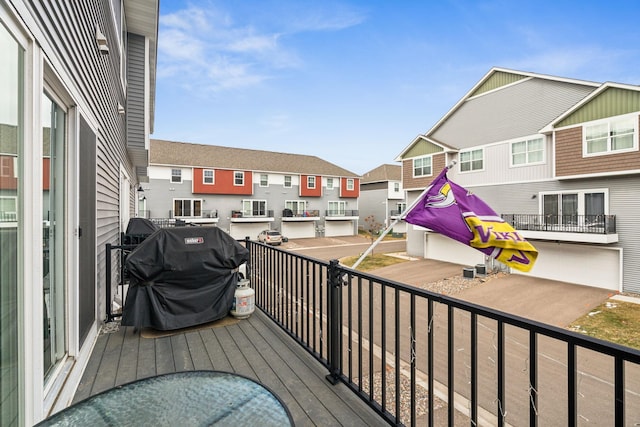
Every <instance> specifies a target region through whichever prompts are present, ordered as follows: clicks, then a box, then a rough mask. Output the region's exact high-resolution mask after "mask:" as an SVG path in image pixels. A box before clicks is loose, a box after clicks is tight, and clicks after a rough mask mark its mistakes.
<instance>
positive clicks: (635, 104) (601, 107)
mask: <svg viewBox="0 0 640 427" xmlns="http://www.w3.org/2000/svg"><path fill="white" fill-rule="evenodd" d="M638 111H640V87H637V86H627V87H623V86H620V85H613V84H610V83H607V84H604V85H603V86H602V88H601V89H599V90H598V91H597V92H594V93H593V95H592V96H590V97H588V99H585V101H584V102H583V103H581V104H579V105H577V106H576V108H574V109H572V110H570V111H568V112H567V114H565V115H564V116H562V117H561V118H559V120H557V122H556V123H554V126H555V127H564V126H571V125H575V124H578V123H585V122H590V121H592V120H598V119H603V118H606V117H613V116H620V115H623V114H628V113H635V112H638Z"/></svg>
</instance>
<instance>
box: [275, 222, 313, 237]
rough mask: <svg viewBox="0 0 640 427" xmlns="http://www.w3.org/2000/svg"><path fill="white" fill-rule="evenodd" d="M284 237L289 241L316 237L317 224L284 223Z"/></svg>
mask: <svg viewBox="0 0 640 427" xmlns="http://www.w3.org/2000/svg"><path fill="white" fill-rule="evenodd" d="M282 235H283V236H285V237H286V238H288V239H308V238H313V237H316V228H315V224H314V223H313V222H312V221H304V222H287V221H285V222H283V223H282Z"/></svg>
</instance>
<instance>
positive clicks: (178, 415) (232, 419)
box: [38, 371, 293, 427]
mask: <svg viewBox="0 0 640 427" xmlns="http://www.w3.org/2000/svg"><path fill="white" fill-rule="evenodd" d="M38 425H39V426H85V425H86V426H122V425H135V426H141V425H150V426H154V427H160V426H215V425H219V426H221V425H233V426H255V425H260V426H261V427H265V426H292V425H293V421H292V419H291V414H290V413H289V410H288V409H287V407H286V406H285V405H284V403H282V401H280V399H279V398H278V397H277V396H276V395H275V394H274V393H273V392H272V391H271V390H269V389H268V388H266V387H265V386H263V385H262V384H259V383H258V382H256V381H254V380H252V379H250V378H247V377H244V376H242V375H237V374H232V373H229V372H221V371H189V372H179V373H173V374H166V375H159V376H156V377H150V378H146V379H142V380H138V381H134V382H131V383H128V384H124V385H122V386H118V387H115V388H112V389H110V390H107V391H104V392H102V393H99V394H96V395H94V396H91V397H89V398H87V399H85V400H83V401H81V402H78V403H76V404H74V405H72V406H70V407H68V408H66V409H64V410H62V411H60V412H58V413H56V414H54V415H52V416H51V417H49V418H47V419H46V420H44V421H42V422H41V423H40V424H38Z"/></svg>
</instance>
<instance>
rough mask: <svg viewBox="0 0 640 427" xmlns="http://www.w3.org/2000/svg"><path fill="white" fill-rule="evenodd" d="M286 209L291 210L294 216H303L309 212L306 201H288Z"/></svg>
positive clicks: (285, 204) (285, 203)
mask: <svg viewBox="0 0 640 427" xmlns="http://www.w3.org/2000/svg"><path fill="white" fill-rule="evenodd" d="M284 208H285V209H289V210H290V211H291V213H292V214H293V215H294V216H302V215H303V214H304V213H305V212H306V211H307V202H306V200H286V201H285V202H284Z"/></svg>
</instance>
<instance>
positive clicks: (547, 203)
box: [541, 189, 609, 225]
mask: <svg viewBox="0 0 640 427" xmlns="http://www.w3.org/2000/svg"><path fill="white" fill-rule="evenodd" d="M541 197H542V206H541V209H542V214H543V216H544V218H545V222H546V224H564V225H578V224H580V225H589V224H594V223H597V222H600V221H602V217H603V216H604V215H607V214H608V210H609V207H608V202H607V199H608V191H607V190H604V189H603V190H599V189H594V190H578V191H567V192H551V193H541Z"/></svg>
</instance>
